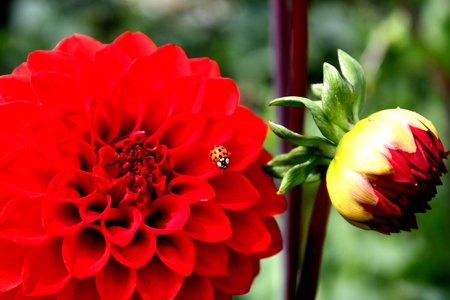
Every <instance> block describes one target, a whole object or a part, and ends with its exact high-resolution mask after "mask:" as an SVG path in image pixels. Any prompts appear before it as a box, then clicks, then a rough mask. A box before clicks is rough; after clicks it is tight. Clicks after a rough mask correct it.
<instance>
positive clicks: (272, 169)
mask: <svg viewBox="0 0 450 300" xmlns="http://www.w3.org/2000/svg"><path fill="white" fill-rule="evenodd" d="M315 155H316V154H315V151H314V150H313V149H311V148H308V147H303V146H299V147H296V148H294V149H292V150H291V151H289V152H288V153H286V154H280V155H278V156H276V157H274V158H273V159H272V160H271V161H269V162H268V163H267V164H266V165H263V169H264V171H265V172H266V173H268V174H270V175H271V176H273V177H276V178H283V176H284V175H285V174H286V173H287V172H288V171H289V169H291V168H292V167H294V166H296V165H298V164H301V163H304V162H306V161H308V160H309V159H311V158H312V157H314V156H315Z"/></svg>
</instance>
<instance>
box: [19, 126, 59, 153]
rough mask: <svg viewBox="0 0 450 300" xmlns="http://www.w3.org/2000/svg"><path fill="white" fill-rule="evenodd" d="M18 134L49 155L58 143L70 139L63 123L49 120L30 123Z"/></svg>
mask: <svg viewBox="0 0 450 300" xmlns="http://www.w3.org/2000/svg"><path fill="white" fill-rule="evenodd" d="M18 134H19V135H21V136H23V137H25V138H26V139H27V140H28V141H30V142H32V143H33V144H34V145H36V146H38V147H39V148H40V149H42V150H43V151H45V152H47V153H49V152H51V151H53V146H54V145H55V144H56V143H57V142H59V141H61V140H63V139H65V138H67V137H68V133H67V131H65V130H64V127H63V126H61V123H59V122H58V121H57V120H55V119H48V118H41V119H36V120H33V121H31V122H29V123H28V124H27V125H25V126H24V127H22V128H21V129H20V130H19V132H18Z"/></svg>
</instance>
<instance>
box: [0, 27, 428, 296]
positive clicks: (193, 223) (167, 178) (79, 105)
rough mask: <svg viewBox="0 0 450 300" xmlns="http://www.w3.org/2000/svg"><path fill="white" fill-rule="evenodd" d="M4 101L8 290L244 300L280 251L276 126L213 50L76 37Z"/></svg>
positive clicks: (23, 71)
mask: <svg viewBox="0 0 450 300" xmlns="http://www.w3.org/2000/svg"><path fill="white" fill-rule="evenodd" d="M0 103H1V104H0V122H1V124H0V128H1V130H0V143H1V147H0V151H1V153H0V243H1V247H0V248H1V249H2V259H1V260H0V298H1V299H28V297H33V299H41V298H42V299H65V300H66V299H154V300H165V299H177V300H181V299H230V298H231V295H234V294H243V293H246V292H248V290H249V288H250V285H251V283H252V280H253V278H254V277H255V276H256V274H257V273H258V271H259V261H260V259H262V258H264V257H268V256H271V255H273V254H275V253H277V252H278V251H280V249H281V235H280V232H279V229H278V226H277V224H276V222H275V220H274V216H275V215H277V214H279V213H281V212H283V211H284V210H285V208H286V203H285V200H284V198H283V197H281V196H278V195H276V187H275V186H274V184H273V182H272V179H271V177H270V176H269V175H266V174H264V173H263V171H262V170H261V167H260V166H261V165H262V164H264V163H266V162H267V161H269V160H270V158H271V157H270V155H269V154H268V153H267V151H266V150H264V149H263V148H262V143H263V141H264V138H265V136H266V132H267V126H266V125H265V123H264V122H263V121H262V120H261V119H260V118H259V117H257V116H255V115H254V114H253V113H252V112H251V111H250V110H249V109H247V108H245V107H243V106H241V105H239V92H238V89H237V87H236V85H235V83H234V82H233V81H232V80H231V79H228V78H222V77H221V76H220V73H219V69H218V67H217V64H216V63H215V62H214V61H212V60H210V59H208V58H197V59H189V58H187V56H186V54H185V53H184V52H183V50H182V49H181V48H179V47H177V46H174V45H165V46H162V47H156V46H155V44H154V43H153V42H152V41H151V40H150V39H149V38H148V37H147V36H145V35H143V34H141V33H130V32H127V33H125V34H123V35H121V36H120V37H118V38H117V39H116V40H115V41H114V42H113V43H111V44H102V43H100V42H98V41H97V40H95V39H93V38H90V37H87V36H83V35H73V36H71V37H69V38H67V39H64V40H62V41H61V42H60V43H59V44H58V45H57V46H56V47H55V49H53V50H51V51H35V52H33V53H31V54H30V55H29V56H28V59H27V62H26V63H23V64H22V65H21V66H19V67H18V68H16V69H15V70H14V72H13V73H12V74H11V75H5V76H1V77H0ZM432 141H433V142H434V141H435V140H432ZM215 145H222V146H223V147H225V148H226V149H228V151H229V152H230V153H232V155H231V156H230V159H229V165H228V169H227V170H226V171H223V172H221V169H220V168H218V167H217V165H216V164H214V163H211V161H210V160H209V151H210V150H211V148H212V147H214V146H215ZM428 147H429V146H428V145H427V146H426V147H424V148H425V149H428ZM427 151H428V150H427ZM427 158H428V156H427ZM427 161H428V160H427ZM426 182H428V181H426Z"/></svg>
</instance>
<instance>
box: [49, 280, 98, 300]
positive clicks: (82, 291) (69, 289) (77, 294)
mask: <svg viewBox="0 0 450 300" xmlns="http://www.w3.org/2000/svg"><path fill="white" fill-rule="evenodd" d="M94 278H95V277H88V278H86V279H76V278H73V277H72V278H71V279H70V281H69V282H68V283H67V284H66V285H65V286H64V287H63V288H62V290H61V291H59V293H58V297H57V300H100V295H99V294H98V291H97V287H96V286H95V279H94Z"/></svg>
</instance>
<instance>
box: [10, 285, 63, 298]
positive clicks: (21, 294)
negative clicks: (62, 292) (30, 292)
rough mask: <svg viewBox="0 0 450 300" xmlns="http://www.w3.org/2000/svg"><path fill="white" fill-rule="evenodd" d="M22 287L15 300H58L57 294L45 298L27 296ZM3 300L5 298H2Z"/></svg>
mask: <svg viewBox="0 0 450 300" xmlns="http://www.w3.org/2000/svg"><path fill="white" fill-rule="evenodd" d="M22 290H23V289H22V287H21V288H20V289H18V291H17V293H16V297H15V298H13V299H14V300H56V297H57V296H56V294H54V295H45V296H26V295H25V294H24V293H23V291H22ZM2 300H3V298H2Z"/></svg>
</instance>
